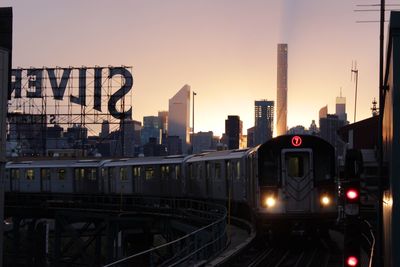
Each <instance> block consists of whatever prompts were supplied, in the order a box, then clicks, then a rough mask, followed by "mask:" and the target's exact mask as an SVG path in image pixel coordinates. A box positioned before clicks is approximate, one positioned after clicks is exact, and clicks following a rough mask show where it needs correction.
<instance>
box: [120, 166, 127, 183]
mask: <svg viewBox="0 0 400 267" xmlns="http://www.w3.org/2000/svg"><path fill="white" fill-rule="evenodd" d="M119 179H121V181H125V180H128V173H127V171H126V167H121V168H120V169H119Z"/></svg>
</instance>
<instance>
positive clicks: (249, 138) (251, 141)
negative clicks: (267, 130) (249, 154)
mask: <svg viewBox="0 0 400 267" xmlns="http://www.w3.org/2000/svg"><path fill="white" fill-rule="evenodd" d="M254 128H255V127H251V128H249V129H247V147H253V146H254Z"/></svg>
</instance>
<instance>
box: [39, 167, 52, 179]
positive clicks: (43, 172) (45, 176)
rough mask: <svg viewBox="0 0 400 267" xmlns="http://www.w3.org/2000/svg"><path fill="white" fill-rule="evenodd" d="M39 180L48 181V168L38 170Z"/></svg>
mask: <svg viewBox="0 0 400 267" xmlns="http://www.w3.org/2000/svg"><path fill="white" fill-rule="evenodd" d="M40 178H41V179H42V180H50V169H48V168H43V169H40Z"/></svg>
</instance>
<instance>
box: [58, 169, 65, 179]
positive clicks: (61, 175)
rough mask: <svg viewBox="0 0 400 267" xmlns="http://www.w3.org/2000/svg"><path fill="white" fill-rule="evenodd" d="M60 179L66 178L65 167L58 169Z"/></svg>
mask: <svg viewBox="0 0 400 267" xmlns="http://www.w3.org/2000/svg"><path fill="white" fill-rule="evenodd" d="M58 179H59V180H64V179H65V169H58Z"/></svg>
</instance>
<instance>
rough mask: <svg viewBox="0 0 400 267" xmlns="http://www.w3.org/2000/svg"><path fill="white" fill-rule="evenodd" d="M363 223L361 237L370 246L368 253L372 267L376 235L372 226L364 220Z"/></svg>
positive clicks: (369, 263) (369, 266)
mask: <svg viewBox="0 0 400 267" xmlns="http://www.w3.org/2000/svg"><path fill="white" fill-rule="evenodd" d="M363 223H364V224H363V225H362V235H361V236H362V239H363V241H364V243H366V246H368V248H367V249H366V252H367V253H368V252H369V259H368V267H372V263H373V261H374V250H375V235H374V231H373V227H372V225H371V224H370V223H369V222H368V221H367V220H364V221H363ZM365 227H367V229H365Z"/></svg>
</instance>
